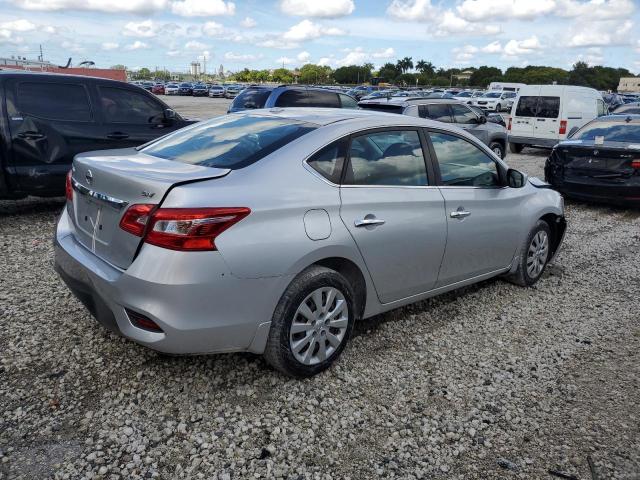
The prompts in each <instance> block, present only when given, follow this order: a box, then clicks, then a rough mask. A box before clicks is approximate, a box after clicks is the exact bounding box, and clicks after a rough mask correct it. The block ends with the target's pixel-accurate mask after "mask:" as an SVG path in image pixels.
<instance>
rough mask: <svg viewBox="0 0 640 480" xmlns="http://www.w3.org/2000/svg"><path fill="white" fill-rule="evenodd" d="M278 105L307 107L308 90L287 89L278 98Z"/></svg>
mask: <svg viewBox="0 0 640 480" xmlns="http://www.w3.org/2000/svg"><path fill="white" fill-rule="evenodd" d="M275 106H276V107H306V106H307V92H305V91H304V90H298V89H293V90H285V91H284V92H282V94H281V95H280V96H279V97H278V98H277V100H276V104H275Z"/></svg>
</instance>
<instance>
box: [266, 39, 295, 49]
mask: <svg viewBox="0 0 640 480" xmlns="http://www.w3.org/2000/svg"><path fill="white" fill-rule="evenodd" d="M256 45H257V46H258V47H265V48H281V49H289V48H298V47H299V44H298V43H297V42H291V41H289V40H284V39H283V38H282V37H279V36H274V37H268V38H264V39H263V40H260V41H258V42H256Z"/></svg>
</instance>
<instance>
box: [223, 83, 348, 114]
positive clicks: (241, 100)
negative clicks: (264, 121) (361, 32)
mask: <svg viewBox="0 0 640 480" xmlns="http://www.w3.org/2000/svg"><path fill="white" fill-rule="evenodd" d="M271 107H282V108H284V107H327V108H358V104H357V102H356V101H355V99H354V98H353V97H351V96H349V95H347V94H346V93H342V92H337V91H334V90H329V89H326V88H319V87H303V86H297V85H283V86H280V87H265V86H255V87H247V88H245V89H244V90H243V91H242V93H240V95H238V96H237V97H236V98H235V100H234V101H233V102H231V105H230V106H229V110H228V112H227V113H232V112H240V111H242V110H247V109H256V108H271Z"/></svg>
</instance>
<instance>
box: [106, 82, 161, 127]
mask: <svg viewBox="0 0 640 480" xmlns="http://www.w3.org/2000/svg"><path fill="white" fill-rule="evenodd" d="M98 91H99V95H100V103H101V106H102V111H103V115H104V119H105V121H106V122H107V123H133V124H140V125H145V124H157V123H160V122H161V121H162V119H163V118H164V109H163V108H162V105H161V104H159V103H157V102H154V101H153V100H152V99H151V98H150V97H148V96H147V95H145V94H144V93H138V92H134V91H133V90H128V89H124V88H112V87H99V88H98Z"/></svg>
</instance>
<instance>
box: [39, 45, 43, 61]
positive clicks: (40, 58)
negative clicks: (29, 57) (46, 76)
mask: <svg viewBox="0 0 640 480" xmlns="http://www.w3.org/2000/svg"><path fill="white" fill-rule="evenodd" d="M38 59H39V60H40V61H41V62H43V61H44V56H43V55H42V44H40V56H39V57H38Z"/></svg>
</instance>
